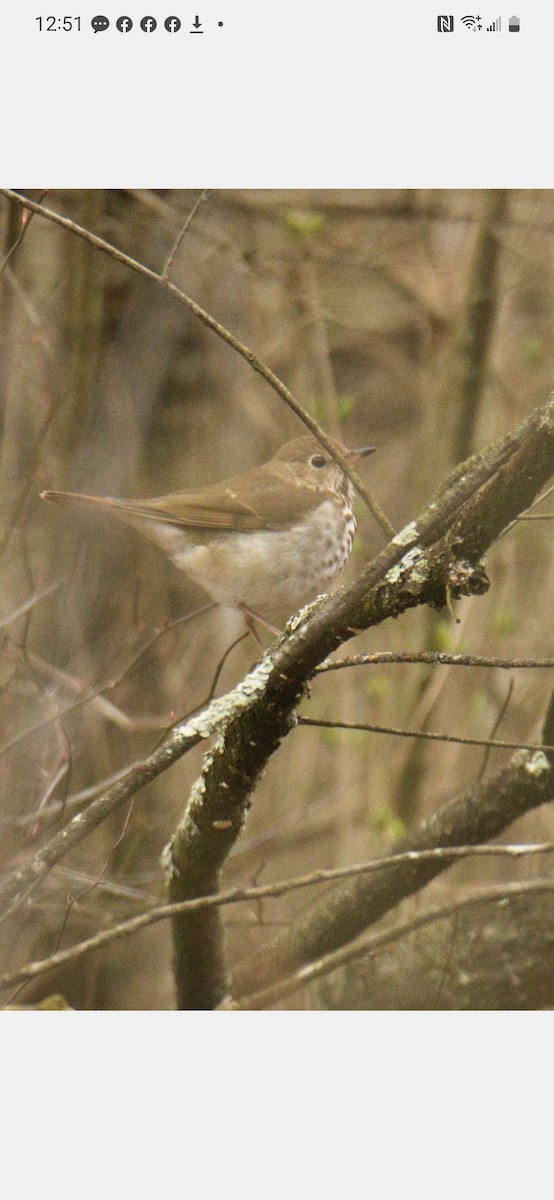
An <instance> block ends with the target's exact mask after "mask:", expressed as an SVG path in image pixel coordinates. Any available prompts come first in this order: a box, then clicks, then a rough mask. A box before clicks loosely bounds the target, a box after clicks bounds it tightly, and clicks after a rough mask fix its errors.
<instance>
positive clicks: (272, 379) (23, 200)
mask: <svg viewBox="0 0 554 1200" xmlns="http://www.w3.org/2000/svg"><path fill="white" fill-rule="evenodd" d="M0 194H1V195H3V196H6V198H7V199H8V200H12V201H15V202H16V203H17V204H20V205H21V206H22V207H23V208H26V209H29V210H30V211H31V212H33V213H36V214H37V215H38V216H41V217H44V218H45V220H47V221H52V222H53V223H54V224H55V225H59V226H60V227H61V228H62V229H65V230H67V232H68V233H72V234H74V235H75V236H76V237H80V238H82V239H83V240H84V241H85V242H88V244H89V245H90V246H94V247H95V248H96V249H97V250H100V251H102V253H103V254H108V255H109V256H110V257H111V258H113V259H115V261H116V262H120V263H122V264H123V266H126V267H128V268H129V269H130V270H131V271H136V272H137V273H138V274H139V275H143V276H144V277H145V278H146V279H150V280H152V282H153V283H155V284H157V286H158V287H161V288H162V289H163V290H164V291H165V292H167V293H168V294H169V295H170V296H172V297H173V298H174V299H175V300H178V301H179V303H180V304H183V305H184V306H185V307H186V308H188V309H189V310H190V312H192V313H193V314H194V316H195V317H197V318H198V320H199V321H202V324H203V325H205V326H206V327H207V328H208V329H211V330H212V332H213V333H216V334H217V336H218V337H220V338H221V339H222V341H224V342H226V343H227V345H228V346H231V348H232V349H233V350H235V351H236V353H237V354H240V356H241V358H243V359H244V360H245V362H247V363H248V364H249V366H250V367H252V370H253V371H256V372H257V374H258V375H261V377H262V379H265V381H266V383H268V384H269V386H270V387H272V388H273V390H274V391H275V392H276V393H277V395H278V396H280V397H281V399H282V400H284V402H285V404H287V405H288V406H289V408H291V409H292V411H293V412H294V413H296V416H297V417H299V418H300V420H301V421H303V423H304V425H306V426H307V428H308V429H309V430H310V431H311V433H313V434H314V437H317V439H318V441H320V442H321V445H322V446H324V447H325V449H326V450H327V451H328V453H329V454H330V455H331V457H332V458H334V459H335V460H336V461H337V462H338V463H339V464H340V466H341V467H342V470H343V471H344V473H345V475H347V477H348V478H349V479H350V481H351V483H352V484H353V486H354V487H355V488H356V491H357V492H358V494H359V496H361V498H362V500H363V501H364V502H365V504H366V505H367V507H368V508H369V509H370V511H371V512H372V513H373V516H374V517H375V519H376V521H377V522H378V523H379V524H380V525H381V528H382V529H383V530H384V532H385V533H386V534H387V536H388V535H389V530H390V523H389V521H388V520H387V518H386V516H385V514H384V513H383V512H382V510H381V508H380V506H379V504H378V503H377V501H376V500H375V499H374V497H373V496H372V495H371V494H370V492H369V491H368V490H367V488H366V487H365V484H364V483H363V481H362V479H361V478H360V476H359V475H358V472H357V471H355V470H354V468H353V467H352V465H351V464H350V463H349V462H348V461H347V459H346V458H345V457H344V455H343V454H341V453H340V451H338V450H337V448H336V446H335V445H334V443H333V441H332V440H331V439H330V438H329V437H328V436H327V434H326V433H325V432H324V430H323V429H321V428H320V426H319V425H318V423H317V421H314V418H313V417H311V416H310V414H309V413H308V412H307V411H306V409H305V408H303V407H302V405H301V404H300V402H299V401H298V400H297V399H296V397H295V396H293V394H292V392H291V391H290V390H289V388H287V387H286V386H285V384H284V383H283V382H282V381H281V380H280V379H279V378H278V377H277V375H275V373H274V372H273V371H272V370H271V368H270V367H268V366H267V365H266V363H264V362H262V360H261V359H260V358H258V356H257V355H256V354H254V351H253V350H250V349H249V348H248V346H245V345H244V343H243V342H241V341H240V340H239V339H238V338H236V337H235V336H234V334H232V333H230V331H229V330H228V329H226V328H225V326H224V325H221V323H220V322H219V321H216V319H215V317H212V316H211V315H210V313H208V312H206V310H205V309H203V308H201V306H200V305H199V304H197V303H196V301H194V300H193V299H192V298H191V297H190V296H187V295H186V293H185V292H183V291H181V289H180V288H178V287H176V286H175V284H173V283H171V281H170V280H169V279H167V278H164V276H163V275H160V273H159V272H158V271H153V270H152V269H151V268H150V267H147V266H145V265H144V263H141V262H138V261H137V259H135V258H131V257H130V255H128V254H124V253H123V251H122V250H118V249H117V248H116V247H115V246H112V245H111V244H110V243H109V242H106V241H105V240H104V238H101V237H98V236H97V234H94V233H91V232H90V230H88V229H85V228H84V227H83V226H82V225H78V224H77V223H76V222H75V221H71V220H70V219H69V218H68V217H62V216H61V215H60V214H59V213H56V212H53V211H52V209H49V208H45V207H44V206H43V205H42V204H36V203H35V202H34V201H33V200H29V199H28V198H27V197H26V196H22V195H20V194H19V192H14V191H11V189H10V188H0Z"/></svg>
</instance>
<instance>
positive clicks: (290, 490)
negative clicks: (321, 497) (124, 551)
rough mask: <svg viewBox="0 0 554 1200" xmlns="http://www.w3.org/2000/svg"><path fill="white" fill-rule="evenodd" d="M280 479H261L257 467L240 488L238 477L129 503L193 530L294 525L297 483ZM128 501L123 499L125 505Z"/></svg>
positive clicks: (136, 510)
mask: <svg viewBox="0 0 554 1200" xmlns="http://www.w3.org/2000/svg"><path fill="white" fill-rule="evenodd" d="M250 476H252V478H251V477H250ZM276 482H277V485H278V486H277V487H275V486H273V487H272V486H271V483H272V480H271V479H268V478H267V477H266V478H264V477H262V478H261V479H260V478H259V477H258V475H257V472H255V471H253V472H251V473H249V474H248V475H243V476H241V477H240V482H239V481H237V487H236V490H235V487H234V480H232V479H230V480H228V481H227V483H221V484H215V485H214V486H213V487H207V488H203V489H202V491H201V492H192V491H191V492H188V491H187V492H174V493H173V494H172V495H169V496H160V497H158V498H157V499H155V500H146V501H144V502H143V503H141V502H140V501H139V502H138V503H134V502H130V506H129V507H130V509H132V511H133V513H135V514H139V513H140V515H141V516H143V517H145V518H151V519H152V520H160V519H161V520H163V521H165V522H166V523H167V524H169V525H176V526H181V527H182V528H185V529H191V530H192V529H198V530H200V529H211V530H213V531H214V532H216V531H218V530H221V531H225V530H234V531H235V532H237V531H238V532H242V531H243V530H245V531H246V530H263V529H266V530H274V531H278V530H282V529H288V528H290V525H291V524H294V522H295V520H296V519H297V518H298V495H297V492H296V489H295V487H294V485H293V486H292V487H291V486H290V484H289V486H288V487H287V486H285V484H284V483H282V484H281V481H280V480H277V481H276ZM279 484H280V486H279ZM239 490H240V498H239V496H238V495H237V491H239ZM315 502H316V498H315V496H314V503H315ZM125 503H126V502H125V501H120V504H121V505H122V506H125ZM308 507H309V505H308Z"/></svg>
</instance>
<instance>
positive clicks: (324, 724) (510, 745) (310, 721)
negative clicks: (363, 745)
mask: <svg viewBox="0 0 554 1200" xmlns="http://www.w3.org/2000/svg"><path fill="white" fill-rule="evenodd" d="M297 723H298V725H312V726H314V727H315V728H316V729H319V728H321V729H347V730H348V729H350V730H361V731H362V732H363V733H387V734H390V735H391V736H392V737H406V738H421V739H422V740H424V741H427V742H453V743H455V744H456V745H457V746H489V747H491V746H492V747H494V749H497V750H542V751H544V752H545V753H546V752H548V751H550V752H552V753H554V746H545V745H544V743H542V742H503V741H495V740H494V739H493V738H468V737H455V736H454V734H450V733H428V732H425V731H423V730H421V729H395V728H394V727H393V726H392V725H365V724H362V722H356V721H324V720H320V719H319V718H318V717H298V722H297Z"/></svg>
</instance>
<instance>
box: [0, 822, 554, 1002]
mask: <svg viewBox="0 0 554 1200" xmlns="http://www.w3.org/2000/svg"><path fill="white" fill-rule="evenodd" d="M552 853H554V842H536V843H532V842H530V843H528V844H524V843H514V844H511V845H506V846H451V847H440V846H439V847H435V848H433V849H431V850H408V851H405V852H404V853H401V854H392V855H391V856H390V857H389V858H387V859H386V865H387V866H389V865H393V864H398V865H400V864H402V863H411V862H418V861H426V860H437V861H441V862H444V863H445V864H446V865H448V863H449V862H454V861H456V860H457V859H463V858H468V857H477V858H499V857H500V858H515V859H519V858H524V857H529V856H533V855H537V854H552ZM382 869H383V860H382V859H375V860H373V861H371V862H367V863H356V864H354V865H353V866H350V867H336V868H333V869H330V870H317V871H312V872H310V873H309V874H307V875H299V876H297V877H296V878H294V879H284V880H281V881H280V882H278V883H268V884H259V885H256V886H255V887H246V888H240V887H235V888H229V889H228V890H227V891H224V892H219V893H218V895H210V896H199V897H196V898H195V899H193V900H181V901H180V902H179V903H177V904H160V905H156V906H155V907H153V908H150V909H149V910H148V912H145V913H140V915H139V916H137V917H131V918H129V919H128V920H126V921H121V922H120V923H119V924H118V925H116V926H113V927H112V928H111V929H103V930H101V931H100V932H99V933H96V934H94V935H93V936H92V937H90V938H86V939H85V940H84V941H82V942H78V943H77V944H76V945H74V946H70V947H69V948H68V949H67V950H62V951H59V952H58V953H56V954H51V955H49V956H48V958H44V959H39V960H37V961H36V962H32V963H29V964H28V965H27V966H26V967H21V968H20V969H19V970H17V971H14V972H10V973H6V974H4V975H1V976H0V989H1V990H4V989H5V988H10V987H15V986H17V985H18V984H21V983H26V982H28V981H29V980H31V979H35V978H37V976H40V975H44V974H46V972H48V971H52V970H54V969H55V968H59V967H63V966H66V965H67V963H69V962H74V961H75V960H76V959H78V958H82V957H83V955H85V954H88V953H90V952H91V951H92V950H100V949H102V948H103V947H105V946H108V945H111V944H112V943H113V942H116V941H120V940H121V939H123V938H127V937H131V936H133V935H134V934H135V933H139V932H140V931H141V930H143V929H147V928H148V927H149V926H151V925H155V924H157V923H158V922H159V921H166V920H169V919H170V918H172V917H174V916H176V915H177V914H179V913H184V912H198V911H199V910H201V909H206V908H222V907H227V906H228V905H230V904H243V903H248V902H251V901H260V900H276V899H279V898H280V897H281V896H284V895H287V894H288V893H289V892H292V891H297V890H299V889H304V888H308V887H314V886H315V885H317V884H319V883H330V882H337V881H339V880H344V879H350V878H354V877H356V876H358V875H367V874H372V873H377V872H379V871H382ZM98 882H99V881H98V880H95V881H94V882H93V884H92V886H96V885H97V883H98ZM86 890H90V889H89V888H87V889H86ZM83 894H84V893H83Z"/></svg>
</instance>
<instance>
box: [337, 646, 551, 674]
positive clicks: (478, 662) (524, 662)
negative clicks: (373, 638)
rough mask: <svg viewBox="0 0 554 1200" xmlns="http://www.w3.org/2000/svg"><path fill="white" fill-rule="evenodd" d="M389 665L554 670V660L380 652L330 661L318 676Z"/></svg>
mask: <svg viewBox="0 0 554 1200" xmlns="http://www.w3.org/2000/svg"><path fill="white" fill-rule="evenodd" d="M387 663H428V664H430V665H431V666H445V667H500V668H502V669H505V670H508V671H512V670H517V669H523V668H525V669H531V668H533V669H534V668H535V667H554V658H494V657H489V656H487V655H482V654H446V653H443V651H441V650H430V651H427V650H414V651H413V652H411V651H409V650H379V651H376V652H375V653H374V654H353V655H352V656H351V657H349V658H336V659H326V661H325V662H322V663H320V664H319V666H318V667H317V668H316V674H317V675H322V674H324V673H325V672H326V671H340V670H342V669H343V668H344V667H376V666H382V665H384V664H387Z"/></svg>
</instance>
